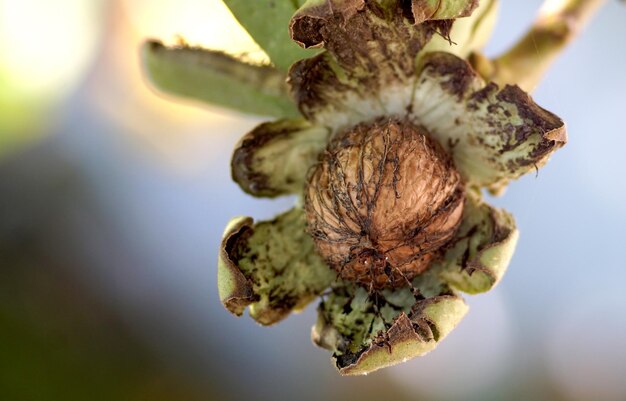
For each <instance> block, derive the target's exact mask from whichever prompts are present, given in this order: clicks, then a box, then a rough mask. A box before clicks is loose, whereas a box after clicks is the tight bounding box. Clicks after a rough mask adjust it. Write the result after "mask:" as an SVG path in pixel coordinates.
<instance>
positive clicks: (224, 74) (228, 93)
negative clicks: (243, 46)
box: [141, 41, 299, 117]
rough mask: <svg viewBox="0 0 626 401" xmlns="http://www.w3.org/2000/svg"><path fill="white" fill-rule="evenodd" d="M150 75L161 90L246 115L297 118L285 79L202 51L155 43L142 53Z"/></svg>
mask: <svg viewBox="0 0 626 401" xmlns="http://www.w3.org/2000/svg"><path fill="white" fill-rule="evenodd" d="M141 55H142V61H143V65H144V69H145V72H146V74H147V77H148V79H149V80H150V82H151V83H152V84H153V85H154V86H155V87H156V88H157V89H159V90H161V91H163V92H166V93H169V94H173V95H176V96H181V97H184V98H189V99H194V100H199V101H202V102H205V103H208V104H213V105H217V106H222V107H226V108H229V109H233V110H237V111H241V112H244V113H250V114H257V115H264V116H274V117H296V116H298V115H299V112H298V110H297V108H296V106H295V105H294V103H293V100H292V99H291V98H290V96H289V94H288V89H287V85H286V82H285V78H286V77H285V74H284V73H283V72H281V71H278V70H276V69H275V68H273V67H270V66H261V65H253V64H249V63H245V62H243V61H241V60H238V59H236V58H234V57H232V56H229V55H227V54H224V53H221V52H217V51H211V50H205V49H201V48H196V47H188V46H176V47H166V46H164V45H163V44H161V43H159V42H155V41H149V42H146V43H145V44H144V45H143V47H142V49H141Z"/></svg>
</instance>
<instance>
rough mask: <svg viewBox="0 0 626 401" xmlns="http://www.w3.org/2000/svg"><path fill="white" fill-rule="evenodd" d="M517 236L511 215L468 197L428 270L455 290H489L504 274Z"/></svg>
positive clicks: (473, 292) (475, 291)
mask: <svg viewBox="0 0 626 401" xmlns="http://www.w3.org/2000/svg"><path fill="white" fill-rule="evenodd" d="M518 237H519V232H518V231H517V228H516V227H515V220H514V219H513V216H512V215H511V214H509V213H507V212H506V211H504V210H501V209H496V208H493V207H491V206H489V205H488V204H486V203H483V202H482V201H481V200H479V198H478V197H476V196H468V197H467V199H466V203H465V209H464V212H463V222H462V224H461V227H459V231H458V232H457V234H456V236H455V239H454V240H453V241H452V243H451V245H450V248H449V249H448V250H447V251H446V253H445V255H444V257H443V259H442V260H441V261H439V262H436V264H435V265H434V266H432V268H431V269H432V270H433V272H439V273H438V274H439V276H440V277H441V279H442V280H444V281H446V282H447V283H448V284H449V285H450V286H452V287H454V288H455V289H457V290H459V291H463V292H466V293H469V294H478V293H482V292H486V291H489V290H491V289H492V288H493V287H494V286H495V285H496V284H497V283H498V281H499V280H500V279H501V278H502V276H503V275H504V273H505V271H506V269H507V267H508V265H509V262H510V261H511V258H512V256H513V253H514V251H515V246H516V244H517V239H518Z"/></svg>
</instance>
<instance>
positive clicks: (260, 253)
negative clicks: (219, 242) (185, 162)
mask: <svg viewBox="0 0 626 401" xmlns="http://www.w3.org/2000/svg"><path fill="white" fill-rule="evenodd" d="M225 235H226V236H228V235H229V232H228V231H227V232H226V233H225ZM223 247H227V248H231V249H228V250H227V254H228V255H222V257H221V260H220V264H221V266H222V267H220V269H219V274H218V282H219V286H220V297H221V298H222V302H225V301H226V300H228V298H229V296H230V293H232V292H234V291H237V290H240V289H239V288H233V287H232V285H233V283H237V280H236V279H233V275H235V274H237V272H240V273H241V274H242V275H243V277H245V279H246V280H247V286H248V287H249V290H250V291H251V293H252V294H253V299H252V300H251V302H249V303H248V304H249V307H250V316H251V317H252V318H253V319H255V320H256V321H258V322H259V323H261V324H272V323H275V322H277V321H279V320H281V319H283V318H284V317H286V316H287V315H288V314H289V313H290V312H291V311H293V310H296V311H297V310H300V309H302V308H303V307H305V306H306V305H307V304H308V303H309V302H310V301H312V300H313V299H314V298H315V297H317V296H319V294H320V293H321V292H322V291H324V290H325V289H326V288H327V287H328V286H329V285H330V283H331V282H332V281H333V280H334V279H335V275H336V274H335V272H334V271H332V270H331V269H330V268H329V267H328V266H327V265H326V264H325V263H324V261H323V260H322V259H321V258H320V257H319V256H318V255H317V253H315V250H314V245H313V239H312V238H311V236H309V234H308V233H306V232H305V218H304V213H303V211H302V209H301V208H294V209H292V210H290V211H289V212H286V213H284V214H282V215H280V216H278V217H277V218H276V219H274V220H271V221H264V222H260V223H257V224H255V225H254V226H252V227H245V228H244V229H243V230H241V232H240V233H239V234H237V235H236V236H235V237H234V238H233V240H232V241H231V242H230V244H229V243H223ZM225 256H228V257H229V260H224V259H225ZM239 285H241V283H239ZM225 304H226V302H225ZM226 305H227V304H226ZM227 307H228V306H227ZM231 311H232V312H234V313H236V312H237V311H236V310H231ZM239 312H241V311H239Z"/></svg>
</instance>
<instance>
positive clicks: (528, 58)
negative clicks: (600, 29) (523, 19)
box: [470, 0, 606, 92]
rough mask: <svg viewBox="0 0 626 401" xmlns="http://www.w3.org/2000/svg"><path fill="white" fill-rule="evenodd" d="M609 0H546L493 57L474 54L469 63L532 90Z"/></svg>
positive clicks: (502, 81)
mask: <svg viewBox="0 0 626 401" xmlns="http://www.w3.org/2000/svg"><path fill="white" fill-rule="evenodd" d="M605 1H606V0H546V1H545V2H544V4H543V6H542V8H541V10H540V12H539V15H538V17H537V19H536V20H535V22H534V23H533V25H532V27H531V28H530V29H529V30H528V32H527V33H526V34H525V35H524V36H523V37H522V38H521V39H520V40H519V41H518V42H517V43H516V44H515V45H514V46H513V47H511V48H510V49H509V50H507V51H506V52H505V53H503V54H501V55H500V56H498V57H496V58H495V59H493V60H489V59H487V58H486V57H485V56H483V55H481V54H478V53H474V54H472V56H471V57H470V62H471V63H472V64H473V65H474V67H475V68H476V69H477V70H478V71H479V72H480V73H481V75H483V76H484V77H485V78H486V79H489V80H491V81H494V82H496V83H498V84H500V85H504V84H517V85H519V86H520V87H521V88H522V89H524V90H526V91H528V92H531V91H532V90H534V89H535V87H536V86H537V85H538V83H539V81H540V80H541V78H542V77H543V75H544V74H545V72H546V70H547V69H548V68H549V67H550V65H551V64H552V63H553V62H554V60H555V59H556V58H557V56H558V55H559V54H560V53H561V52H562V51H563V50H564V49H565V47H566V46H567V45H568V44H569V43H570V42H571V41H572V40H574V39H575V38H576V37H577V36H578V35H579V34H580V33H581V31H582V30H583V28H584V26H585V25H586V24H587V22H588V21H589V20H590V19H591V17H592V16H593V15H594V13H595V12H596V11H597V10H598V8H599V7H600V6H601V5H602V4H603V3H604V2H605Z"/></svg>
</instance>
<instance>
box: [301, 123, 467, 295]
mask: <svg viewBox="0 0 626 401" xmlns="http://www.w3.org/2000/svg"><path fill="white" fill-rule="evenodd" d="M464 198H465V196H464V187H463V182H462V180H461V176H460V175H459V173H458V172H457V170H456V169H455V167H454V164H453V162H452V159H451V158H450V157H449V156H448V154H447V153H446V152H445V151H444V150H443V148H442V147H441V146H440V145H439V144H438V143H437V142H436V141H434V140H432V139H430V138H429V136H428V133H427V132H426V131H425V129H424V128H422V127H419V126H416V125H414V124H412V123H411V122H408V121H405V120H402V121H399V120H388V119H379V120H377V121H375V122H373V123H363V124H360V125H358V126H356V127H354V128H353V129H351V130H350V131H347V132H344V133H341V134H339V135H337V136H336V137H335V139H333V141H332V142H331V143H330V145H329V147H328V149H327V150H326V153H325V154H324V157H323V158H322V161H321V162H320V163H319V164H318V165H317V166H316V167H315V169H314V170H313V172H312V173H311V175H310V177H309V183H308V186H307V190H306V193H305V209H306V213H307V222H308V230H309V232H310V233H311V234H312V236H313V238H314V239H315V243H316V246H317V250H318V252H319V253H320V254H321V255H322V256H323V257H324V258H325V259H326V261H327V263H328V264H329V265H330V266H332V267H333V268H334V269H335V270H336V271H337V272H338V274H339V275H340V277H341V278H342V279H344V280H349V281H355V282H357V283H359V284H361V285H364V286H367V287H369V288H370V289H382V288H385V287H400V286H404V285H409V284H410V280H411V279H412V278H413V277H415V276H416V275H418V274H419V273H421V272H423V271H425V270H426V269H427V268H428V266H429V264H430V262H431V261H432V260H433V259H434V258H435V257H436V256H437V254H438V251H439V250H440V249H441V248H442V247H443V246H445V245H446V244H447V243H448V242H449V241H450V240H451V239H452V238H453V236H454V234H455V232H456V230H457V229H458V227H459V225H460V223H461V217H462V215H463V205H464Z"/></svg>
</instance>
